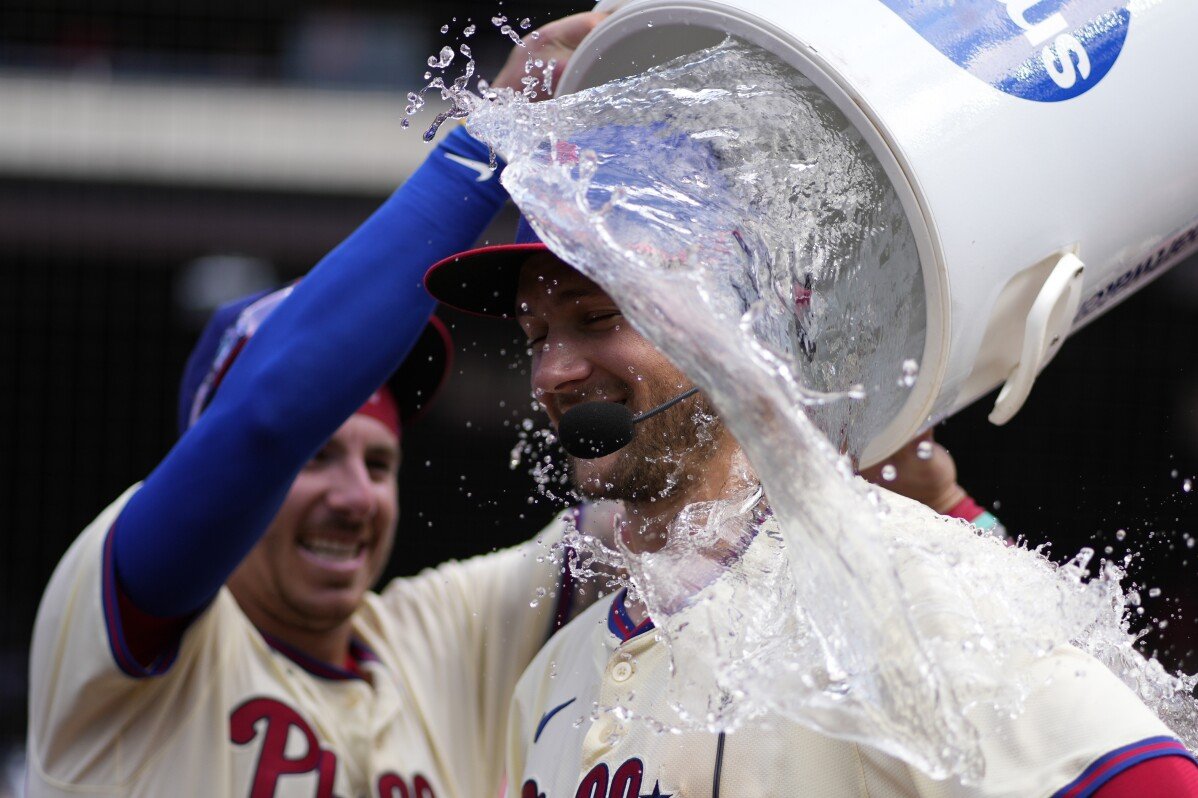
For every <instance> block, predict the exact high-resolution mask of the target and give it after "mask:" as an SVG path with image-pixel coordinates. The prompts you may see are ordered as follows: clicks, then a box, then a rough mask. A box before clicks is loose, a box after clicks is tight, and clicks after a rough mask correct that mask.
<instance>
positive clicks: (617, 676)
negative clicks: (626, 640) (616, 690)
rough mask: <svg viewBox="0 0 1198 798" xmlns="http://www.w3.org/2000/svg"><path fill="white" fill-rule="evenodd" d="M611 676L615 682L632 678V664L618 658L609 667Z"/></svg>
mask: <svg viewBox="0 0 1198 798" xmlns="http://www.w3.org/2000/svg"><path fill="white" fill-rule="evenodd" d="M611 678H612V679H614V680H615V681H617V682H626V681H628V680H629V679H630V678H632V664H631V663H630V662H627V661H625V660H620V661H619V662H617V663H616V664H615V665H612V667H611Z"/></svg>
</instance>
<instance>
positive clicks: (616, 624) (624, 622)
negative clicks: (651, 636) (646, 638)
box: [607, 588, 654, 643]
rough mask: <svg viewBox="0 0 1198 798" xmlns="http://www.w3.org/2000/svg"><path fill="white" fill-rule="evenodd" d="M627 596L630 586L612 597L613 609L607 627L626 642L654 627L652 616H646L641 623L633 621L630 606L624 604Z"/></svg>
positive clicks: (608, 614)
mask: <svg viewBox="0 0 1198 798" xmlns="http://www.w3.org/2000/svg"><path fill="white" fill-rule="evenodd" d="M627 597H628V588H623V589H622V590H620V592H619V593H617V594H616V596H615V598H614V599H612V602H611V609H610V610H608V612H607V628H608V629H610V630H611V633H612V634H614V635H615V636H616V637H618V638H620V640H622V641H623V642H625V643H627V642H628V641H629V640H631V639H632V638H634V637H636V636H637V635H639V634H644V633H645V632H647V631H649V630H650V629H652V628H654V627H653V619H652V618H648V617H646V618H645V620H643V621H641V622H640V624H639V625H638V624H635V623H633V622H632V618H630V617H629V616H628V608H627V607H626V606H624V601H625V599H626V598H627Z"/></svg>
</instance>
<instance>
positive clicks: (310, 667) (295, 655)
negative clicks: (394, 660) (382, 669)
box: [258, 629, 379, 682]
mask: <svg viewBox="0 0 1198 798" xmlns="http://www.w3.org/2000/svg"><path fill="white" fill-rule="evenodd" d="M258 633H259V634H261V635H262V639H263V640H265V641H266V644H267V645H268V646H270V647H271V648H272V649H273V650H275V651H277V652H278V653H280V654H282V655H283V656H284V657H286V658H287V659H289V660H291V661H292V662H294V663H295V664H296V665H298V666H300V667H301V668H303V669H304V670H306V671H307V672H308V673H310V674H312V675H313V676H316V677H317V678H320V679H328V680H330V681H341V682H344V681H352V680H355V679H356V680H358V681H366V675H365V673H363V672H362V670H361V666H362V665H365V664H366V663H368V662H378V661H379V658H378V656H377V655H376V654H375V653H374V652H373V651H371V650H370V648H368V647H367V645H366V644H365V643H363V642H362V641H361V640H358V639H357V638H351V639H350V641H349V657H350V660H351V661H352V662H353V663H354V664H355V666H356V667H355V668H354V669H353V670H350V669H348V668H338V667H336V666H334V665H329V664H328V663H327V662H321V661H320V660H318V659H316V658H315V657H310V656H308V655H307V654H305V653H304V652H302V651H300V650H299V649H298V648H296V647H295V646H292V645H288V644H287V643H284V642H283V641H282V640H280V639H279V638H277V637H275V636H274V635H272V634H268V633H266V632H263V631H262V630H261V629H259V630H258Z"/></svg>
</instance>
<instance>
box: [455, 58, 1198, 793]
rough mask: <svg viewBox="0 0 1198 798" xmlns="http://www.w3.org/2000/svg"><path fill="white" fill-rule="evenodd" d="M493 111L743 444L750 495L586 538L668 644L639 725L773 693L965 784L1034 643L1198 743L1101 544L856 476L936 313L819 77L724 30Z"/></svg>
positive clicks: (549, 237)
mask: <svg viewBox="0 0 1198 798" xmlns="http://www.w3.org/2000/svg"><path fill="white" fill-rule="evenodd" d="M475 106H476V107H475V110H474V113H473V114H472V115H471V117H470V119H469V120H468V122H467V124H468V126H469V127H470V129H471V131H472V132H473V133H474V134H475V135H476V136H479V137H480V138H482V139H483V140H485V141H487V142H488V143H490V144H491V145H492V146H493V147H494V148H495V149H496V150H497V151H498V152H499V153H501V154H502V155H503V156H504V157H505V158H506V159H507V160H508V163H509V165H508V168H507V170H506V172H505V174H504V178H503V179H504V184H505V185H506V186H507V188H508V190H509V192H510V193H511V194H512V196H513V198H514V199H515V200H516V202H517V204H519V205H520V207H521V209H522V210H523V211H524V213H525V215H526V216H527V217H528V218H529V220H530V221H531V223H532V224H533V226H534V227H535V228H536V229H537V231H538V233H540V235H541V237H542V239H543V240H544V241H545V242H546V243H547V244H548V245H549V246H550V247H551V248H552V249H553V250H554V251H555V252H557V253H559V254H565V255H566V256H567V259H568V261H569V262H570V263H571V264H572V265H574V266H575V267H576V268H578V269H579V270H580V271H582V272H583V273H585V274H586V275H587V276H589V277H590V278H591V279H593V280H595V281H596V282H597V283H599V284H600V285H601V286H602V287H603V288H604V290H606V291H607V292H608V293H610V294H611V295H612V296H613V297H615V298H616V299H617V301H618V302H619V304H620V306H621V309H622V310H623V312H624V314H625V315H626V316H627V317H628V318H629V319H630V320H631V321H632V322H633V324H634V325H635V326H636V327H637V329H638V330H640V331H641V332H642V333H643V334H645V335H646V336H647V337H649V338H650V339H651V340H652V341H653V342H654V343H655V344H657V345H658V346H659V347H660V348H661V349H662V350H663V351H664V352H666V354H667V355H669V357H670V359H671V360H672V361H674V362H675V363H676V364H677V365H678V366H680V367H681V368H682V369H684V370H685V371H686V372H687V374H688V375H690V376H691V377H692V378H693V379H694V380H695V381H696V382H697V383H698V384H699V385H700V386H701V387H702V388H703V389H704V391H705V393H706V394H707V395H708V396H709V397H710V399H711V401H712V402H713V403H714V405H715V406H716V407H717V408H718V409H719V410H720V413H721V416H722V418H723V419H724V421H725V423H726V424H727V425H728V427H729V428H730V429H731V431H732V432H733V434H734V435H735V437H736V438H737V440H738V441H739V442H740V443H741V444H742V446H743V448H744V450H745V452H746V454H747V456H748V459H747V460H746V461H744V462H743V463H740V464H739V465H738V468H739V471H738V474H739V476H740V478H741V481H742V482H743V488H742V489H741V490H740V491H739V493H737V494H736V495H734V496H732V497H731V498H730V499H727V500H724V501H720V502H712V503H707V504H702V505H695V506H692V507H690V508H688V509H687V510H686V511H685V512H684V513H683V514H681V515H680V516H679V518H678V519H677V521H676V523H675V524H674V526H673V527H672V529H671V534H670V537H669V541H668V543H667V545H666V547H665V548H663V549H662V550H661V551H658V552H655V553H653V554H649V555H642V556H636V557H634V556H631V555H630V554H629V552H627V551H623V550H613V549H612V548H610V547H608V546H605V545H601V544H597V542H596V541H595V540H594V539H593V538H587V537H586V536H580V537H578V538H577V539H573V540H571V541H570V545H571V546H572V548H573V550H574V551H575V552H576V556H577V557H579V559H580V560H581V562H580V563H579V565H580V566H585V565H586V563H587V562H590V563H592V564H594V563H605V564H608V565H609V566H615V567H618V566H623V567H624V568H626V569H627V572H628V583H629V585H630V586H631V588H632V589H633V590H634V591H635V592H636V594H637V595H639V597H641V598H642V599H643V600H644V601H645V602H646V604H647V606H648V608H649V611H650V614H651V615H652V617H653V618H654V621H655V622H656V624H657V626H658V628H659V630H660V633H661V634H662V635H663V636H664V637H665V638H666V639H667V641H668V643H669V645H670V647H671V655H672V662H673V667H674V678H673V679H672V681H671V690H672V694H671V712H670V713H669V716H668V717H660V716H658V717H646V718H642V719H641V720H643V721H644V722H646V723H647V724H649V725H650V726H651V727H653V728H660V729H663V730H668V729H694V728H704V729H710V730H715V729H728V728H735V727H736V726H738V725H740V724H743V723H745V722H747V721H750V720H753V719H756V718H760V717H762V716H764V715H768V714H771V713H776V714H779V715H781V716H783V717H785V718H789V719H791V720H795V721H798V722H801V723H804V724H806V725H808V726H811V727H814V728H816V729H820V730H823V731H825V732H827V733H829V734H832V735H835V736H838V737H844V738H848V739H853V740H859V741H863V742H867V743H869V744H871V745H873V746H875V747H877V748H880V749H882V750H884V751H886V752H888V753H891V754H893V755H895V756H898V757H900V758H902V759H904V760H906V761H908V762H911V763H912V764H915V765H916V766H918V767H920V768H921V769H923V770H925V771H926V772H928V773H930V774H933V775H935V776H946V775H949V774H957V775H959V776H962V777H963V778H965V779H967V780H968V779H972V778H976V777H977V776H978V775H979V774H980V773H982V771H983V769H984V765H985V763H984V761H983V758H982V753H981V747H980V743H979V733H978V730H977V728H976V727H975V725H974V723H973V722H972V721H971V720H970V711H971V710H973V709H975V708H977V707H979V706H988V707H993V708H994V709H995V710H996V711H999V712H1002V713H1007V714H1010V713H1014V712H1018V711H1019V709H1020V707H1021V705H1022V702H1023V701H1024V700H1025V698H1026V697H1027V696H1028V695H1029V693H1031V692H1032V691H1034V690H1035V689H1037V688H1038V687H1042V684H1039V683H1038V682H1037V679H1038V678H1039V679H1041V680H1042V677H1043V675H1042V674H1040V675H1039V676H1037V674H1038V673H1039V671H1038V670H1037V668H1036V663H1038V662H1042V661H1044V660H1045V657H1046V655H1047V654H1048V653H1049V652H1052V651H1054V650H1057V649H1058V648H1059V647H1060V646H1067V645H1074V646H1076V647H1078V648H1080V649H1081V650H1082V651H1084V652H1087V653H1088V654H1090V655H1092V656H1093V657H1095V658H1096V659H1097V660H1098V661H1099V662H1101V663H1102V664H1103V665H1105V666H1106V667H1108V668H1109V669H1110V670H1111V671H1112V672H1113V673H1114V674H1116V675H1117V676H1118V677H1119V678H1120V679H1122V681H1123V682H1124V683H1125V684H1126V685H1128V686H1129V687H1130V688H1132V689H1133V690H1134V691H1135V692H1136V693H1137V694H1138V695H1139V696H1140V697H1141V699H1143V700H1144V702H1145V703H1146V704H1148V705H1149V706H1150V707H1152V709H1154V710H1155V711H1156V712H1157V714H1158V715H1159V716H1160V717H1161V718H1162V719H1163V720H1164V721H1165V722H1166V723H1167V724H1169V725H1170V726H1171V727H1172V728H1173V729H1174V731H1175V732H1177V733H1178V734H1179V736H1181V737H1182V739H1183V740H1184V741H1185V742H1186V743H1187V744H1188V745H1190V746H1191V747H1194V746H1195V745H1198V710H1196V708H1195V703H1194V701H1193V699H1192V698H1190V692H1191V691H1192V690H1193V688H1194V686H1195V680H1194V678H1192V677H1180V676H1174V675H1170V674H1168V673H1166V672H1165V671H1164V669H1163V668H1162V667H1161V665H1160V664H1159V663H1157V662H1156V661H1155V660H1150V659H1146V658H1145V657H1143V656H1142V655H1141V654H1140V653H1138V652H1137V651H1136V649H1135V646H1134V643H1135V638H1134V637H1133V636H1132V635H1131V634H1130V633H1129V631H1128V626H1127V621H1126V618H1127V612H1128V608H1129V606H1130V605H1131V602H1132V601H1133V600H1134V593H1128V594H1125V593H1124V592H1123V591H1122V589H1121V588H1120V582H1121V580H1122V579H1123V576H1124V572H1123V569H1122V568H1120V567H1119V566H1118V565H1116V564H1115V563H1112V562H1109V561H1100V562H1099V563H1098V564H1097V566H1096V567H1095V569H1094V571H1093V572H1092V573H1091V571H1090V563H1091V561H1092V558H1093V552H1091V551H1089V550H1085V551H1083V552H1081V553H1079V555H1078V557H1077V558H1075V559H1074V560H1073V561H1071V562H1070V563H1068V564H1067V565H1065V566H1061V567H1057V566H1054V565H1053V564H1052V563H1051V562H1050V561H1049V560H1048V559H1047V557H1046V556H1044V553H1043V552H1042V551H1039V550H1028V549H1026V548H1022V547H1013V546H1008V545H1005V544H1004V542H1003V541H1001V540H999V539H997V538H995V537H994V536H991V535H984V534H979V533H977V532H976V531H974V530H972V528H970V527H968V526H967V525H965V524H964V523H962V522H957V521H951V520H948V519H945V518H942V517H940V516H937V515H936V514H934V513H932V512H931V511H930V510H928V509H927V508H924V507H922V506H920V505H916V504H914V503H911V502H908V501H906V500H902V499H900V498H899V497H897V496H894V495H893V494H889V493H887V492H885V491H882V490H879V489H876V488H872V487H870V486H868V485H867V484H866V483H864V482H863V481H861V480H859V479H857V478H854V477H853V476H852V468H851V463H850V460H849V459H848V458H847V457H845V456H844V455H842V454H841V451H842V450H846V449H847V450H848V451H850V452H856V451H860V449H861V448H862V446H863V445H864V443H865V442H866V441H867V440H868V439H869V437H870V435H871V434H872V432H875V431H876V430H877V429H878V427H879V425H880V424H884V423H885V422H886V421H887V420H888V419H889V418H890V417H891V416H892V415H893V413H894V411H895V410H896V409H897V407H898V406H899V404H900V403H901V402H902V401H903V400H904V399H905V396H906V392H907V391H908V390H909V389H910V387H911V386H912V385H914V383H915V382H916V381H917V380H918V357H919V356H920V355H921V353H922V346H923V337H924V327H923V324H924V317H925V308H924V305H923V297H922V293H921V291H922V288H921V283H920V280H919V276H920V270H919V262H918V257H917V254H916V251H915V246H914V241H913V237H912V235H911V232H910V229H909V227H908V226H907V224H906V220H905V217H904V215H903V211H902V208H901V205H900V204H899V202H898V200H897V197H895V195H894V193H893V190H892V189H891V188H890V185H889V183H888V181H887V180H886V178H885V175H884V173H883V171H882V170H881V168H880V166H879V164H878V163H877V161H876V160H875V159H874V158H873V156H872V154H871V153H870V151H869V149H868V147H867V146H866V145H865V144H864V142H863V141H862V140H861V139H860V137H859V136H858V135H857V134H856V132H855V131H854V130H853V128H852V126H851V125H849V124H848V122H847V121H846V120H845V119H844V117H843V116H842V115H841V114H840V113H839V111H838V110H837V109H836V108H835V107H834V106H833V105H832V104H831V103H830V102H829V101H828V100H827V99H826V98H825V97H824V96H823V95H822V94H821V93H820V92H819V91H818V90H817V89H816V88H815V87H814V86H813V85H812V84H810V83H809V82H808V81H806V80H805V79H803V78H802V77H801V76H799V75H798V74H796V73H795V72H794V71H793V70H791V69H790V68H789V67H787V66H786V65H784V64H782V63H781V62H779V61H777V60H776V59H774V58H772V57H771V56H768V55H766V54H764V53H763V52H761V51H759V50H756V49H754V48H750V47H747V46H745V45H741V44H738V43H736V42H732V41H729V42H726V43H725V44H723V45H720V46H718V47H715V48H712V49H710V50H707V51H702V52H700V53H696V54H692V55H691V56H687V57H686V58H685V59H682V60H679V61H675V62H670V63H668V64H665V65H663V66H661V67H658V68H655V69H653V70H650V71H649V72H648V73H646V74H644V75H642V76H638V77H635V78H630V79H627V80H623V81H616V82H614V83H611V84H607V85H605V86H602V87H598V88H596V89H591V90H588V91H585V92H580V93H579V94H576V95H571V96H568V97H565V98H561V99H559V100H555V101H552V102H549V103H540V104H536V105H530V104H528V103H526V102H525V101H524V98H523V97H520V96H517V95H513V94H510V93H509V94H504V95H502V96H497V97H496V99H495V101H494V102H490V103H476V104H475ZM896 372H897V373H898V375H899V376H898V378H897V379H896ZM929 451H930V450H929ZM750 463H751V466H750V465H749V464H750ZM758 480H759V481H760V484H761V485H763V486H764V494H762V493H761V492H760V491H759V490H758V488H757V484H758ZM765 495H768V497H769V498H768V502H766V500H765V498H764V496H765ZM621 711H623V712H627V711H628V708H627V707H625V708H622V709H621Z"/></svg>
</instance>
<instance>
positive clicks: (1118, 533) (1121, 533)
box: [1115, 529, 1127, 540]
mask: <svg viewBox="0 0 1198 798" xmlns="http://www.w3.org/2000/svg"><path fill="white" fill-rule="evenodd" d="M1126 537H1127V530H1126V529H1116V530H1115V540H1123V539H1124V538H1126Z"/></svg>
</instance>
